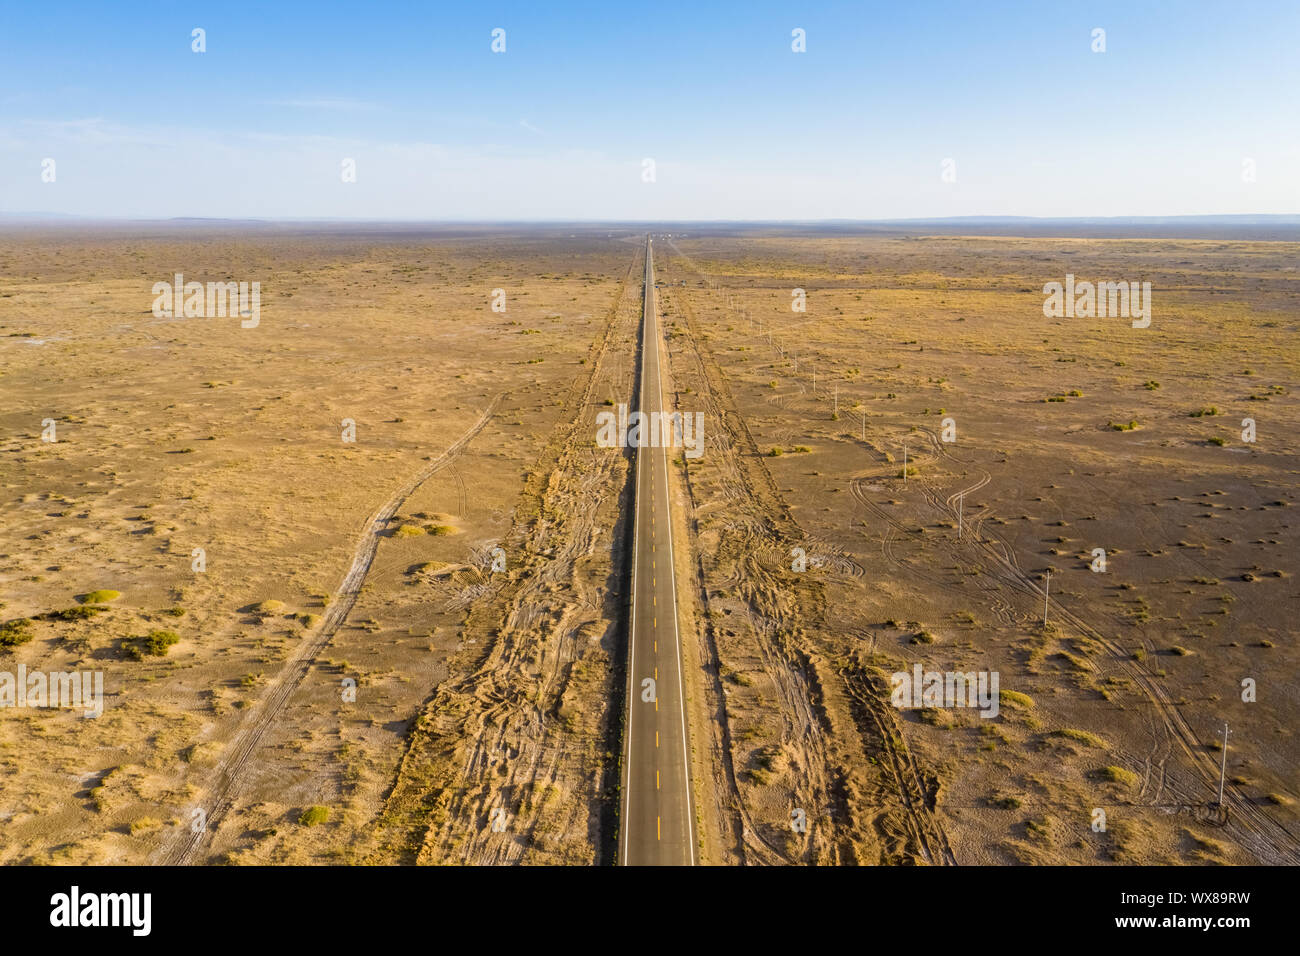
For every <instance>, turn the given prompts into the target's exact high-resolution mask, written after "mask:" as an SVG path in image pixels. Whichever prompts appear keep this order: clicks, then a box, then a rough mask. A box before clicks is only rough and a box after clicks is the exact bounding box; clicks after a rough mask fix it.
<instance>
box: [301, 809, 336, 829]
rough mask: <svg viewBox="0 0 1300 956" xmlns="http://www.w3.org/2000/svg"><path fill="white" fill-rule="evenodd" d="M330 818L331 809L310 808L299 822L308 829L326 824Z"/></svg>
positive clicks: (304, 812)
mask: <svg viewBox="0 0 1300 956" xmlns="http://www.w3.org/2000/svg"><path fill="white" fill-rule="evenodd" d="M329 818H330V811H329V807H308V808H307V809H306V810H304V811H303V812H302V815H301V816H300V817H298V822H299V823H301V824H302V825H303V826H306V827H314V826H315V825H316V824H318V823H324V822H325V821H326V820H328V819H329Z"/></svg>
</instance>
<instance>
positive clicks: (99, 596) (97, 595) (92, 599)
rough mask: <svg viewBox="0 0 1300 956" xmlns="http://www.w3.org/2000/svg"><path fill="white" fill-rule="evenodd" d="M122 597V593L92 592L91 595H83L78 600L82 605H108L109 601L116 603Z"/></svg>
mask: <svg viewBox="0 0 1300 956" xmlns="http://www.w3.org/2000/svg"><path fill="white" fill-rule="evenodd" d="M121 596H122V593H121V592H120V591H108V590H104V591H91V592H90V593H89V594H83V595H82V596H81V597H79V598H78V599H77V600H79V601H80V602H81V603H82V604H106V603H108V602H109V601H116V600H117V599H118V598H120V597H121Z"/></svg>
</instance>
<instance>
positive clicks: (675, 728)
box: [619, 236, 695, 866]
mask: <svg viewBox="0 0 1300 956" xmlns="http://www.w3.org/2000/svg"><path fill="white" fill-rule="evenodd" d="M659 352H660V336H659V322H658V314H657V312H656V308H655V282H654V254H653V250H652V248H651V240H650V237H648V236H647V237H646V247H645V301H644V306H643V317H642V327H641V386H640V410H641V411H642V412H644V413H646V416H647V418H646V420H645V422H644V424H643V433H648V427H649V421H650V419H649V415H650V413H653V412H661V411H665V409H664V405H663V387H662V385H661V383H660V381H659ZM668 451H669V449H667V448H664V447H662V445H660V444H655V445H650V446H646V447H640V448H637V449H636V502H635V504H634V505H633V507H634V508H635V509H636V510H635V518H634V519H633V520H634V522H635V528H634V530H633V540H634V544H633V558H632V623H631V629H630V632H629V645H630V646H629V650H628V696H627V720H626V723H625V725H624V733H625V749H624V753H623V813H622V820H621V821H620V827H619V862H621V863H622V864H623V865H625V866H689V865H693V864H694V863H695V819H694V813H693V809H692V806H691V778H690V767H689V765H688V756H687V755H688V754H689V753H690V748H689V746H688V744H687V735H686V705H685V691H684V684H683V681H682V651H681V639H680V637H679V636H678V633H677V588H676V585H675V583H674V580H673V531H672V519H671V516H670V514H669V510H668V509H669V503H668ZM647 681H649V683H647Z"/></svg>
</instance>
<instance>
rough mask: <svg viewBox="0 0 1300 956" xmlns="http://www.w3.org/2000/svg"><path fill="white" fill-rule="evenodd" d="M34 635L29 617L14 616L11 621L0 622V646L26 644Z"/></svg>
mask: <svg viewBox="0 0 1300 956" xmlns="http://www.w3.org/2000/svg"><path fill="white" fill-rule="evenodd" d="M34 636H35V635H33V634H32V622H31V619H30V618H26V617H19V618H14V619H13V620H12V621H5V622H4V623H3V624H0V647H17V646H18V645H19V644H26V643H27V642H28V641H30V640H31V639H32V638H33V637H34Z"/></svg>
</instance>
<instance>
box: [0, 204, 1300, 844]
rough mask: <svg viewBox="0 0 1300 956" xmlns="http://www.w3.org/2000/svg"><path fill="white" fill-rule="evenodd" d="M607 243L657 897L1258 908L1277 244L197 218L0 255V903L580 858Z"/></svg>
mask: <svg viewBox="0 0 1300 956" xmlns="http://www.w3.org/2000/svg"><path fill="white" fill-rule="evenodd" d="M647 231H653V232H656V234H658V235H660V236H661V238H659V239H657V240H656V242H655V268H656V271H657V277H658V279H659V281H660V283H661V289H660V291H659V298H658V305H659V309H660V311H661V318H660V326H661V328H662V329H663V331H664V336H665V343H664V347H665V352H664V355H665V358H666V362H665V365H664V373H665V374H666V375H667V376H668V377H669V379H670V380H669V381H666V382H665V383H664V384H665V400H666V401H667V402H668V404H670V405H675V406H676V407H677V408H678V409H679V410H681V411H689V412H696V411H699V412H703V414H704V434H705V448H704V453H703V455H702V456H701V457H699V458H698V459H695V458H688V457H686V456H684V455H679V456H677V457H676V458H675V459H674V460H673V463H672V471H671V475H670V479H671V482H672V487H673V492H674V501H675V504H676V505H677V506H678V507H677V509H676V511H675V513H674V520H675V521H676V527H677V528H678V531H679V534H678V535H677V536H676V541H677V547H676V553H675V554H674V556H673V557H674V560H675V561H676V565H677V570H678V575H677V581H678V587H679V591H680V600H681V624H682V636H683V656H684V664H685V674H686V685H687V686H686V699H687V701H688V704H689V718H690V728H691V748H690V749H691V757H692V768H691V769H692V777H693V783H694V796H695V800H694V806H695V808H696V816H697V822H698V836H699V841H700V847H699V858H700V859H701V861H703V862H709V863H719V864H739V863H751V864H753V863H758V864H762V863H772V864H780V863H822V864H833V863H857V864H883V863H904V864H912V863H920V864H925V863H931V864H943V863H956V864H970V863H1007V864H1012V863H1083V864H1093V863H1120V864H1122V863H1192V862H1221V863H1258V862H1272V863H1296V862H1300V814H1298V813H1297V800H1300V780H1298V779H1297V770H1296V768H1297V767H1300V742H1298V741H1297V739H1296V736H1295V730H1294V728H1295V724H1296V718H1297V714H1298V713H1300V692H1298V691H1297V689H1296V681H1295V675H1296V673H1297V668H1300V652H1298V650H1297V647H1296V643H1295V628H1294V626H1293V621H1294V619H1295V615H1296V611H1297V610H1300V608H1297V597H1298V596H1300V595H1298V594H1297V585H1296V573H1297V567H1296V558H1295V555H1296V553H1297V545H1300V540H1297V538H1298V536H1297V533H1296V528H1295V519H1294V514H1295V511H1294V509H1295V508H1296V507H1297V506H1298V503H1297V495H1296V482H1297V470H1298V469H1300V442H1298V441H1297V439H1296V436H1295V434H1294V423H1295V422H1296V421H1297V411H1298V409H1297V405H1296V398H1295V394H1294V392H1295V386H1296V383H1297V372H1298V371H1300V352H1298V351H1297V349H1296V331H1297V323H1298V322H1300V274H1298V273H1297V267H1296V265H1295V263H1296V262H1297V261H1300V243H1296V242H1291V241H1279V240H1273V241H1253V240H1247V239H1241V238H1215V239H1203V238H1193V237H1163V238H1137V237H1125V238H1107V237H1103V236H1096V235H1091V236H1088V237H1076V238H1056V237H1052V236H1050V235H1036V236H1034V237H1032V238H1019V237H1015V236H1005V235H1004V236H962V235H938V234H936V235H927V234H925V233H923V232H912V233H901V232H900V233H889V232H884V231H881V232H879V233H877V234H857V235H854V234H846V233H844V232H842V231H841V232H830V231H828V232H826V233H817V232H815V231H813V230H803V231H792V232H790V233H789V234H784V235H783V234H780V233H779V231H777V230H774V229H773V230H761V229H749V230H745V229H736V230H727V229H723V228H716V229H712V230H708V231H700V232H699V233H698V234H696V233H695V232H694V231H693V230H692V229H691V228H690V227H683V228H682V229H680V230H677V229H673V230H671V235H668V234H665V233H666V232H667V231H668V230H660V229H658V228H655V229H633V228H627V227H614V228H596V227H592V226H581V227H573V228H560V227H529V228H522V227H521V228H518V229H507V228H504V227H491V228H488V227H483V228H469V227H466V228H453V227H438V228H417V227H408V228H393V227H374V228H366V227H360V226H357V227H347V228H341V227H340V228H337V229H331V228H326V227H319V228H308V227H293V228H290V227H273V226H259V227H255V228H252V229H250V228H247V227H245V226H238V227H236V226H234V225H228V224H215V223H190V224H163V225H159V226H157V227H156V228H150V227H144V226H131V227H127V226H122V227H114V228H103V229H100V230H95V231H89V232H88V231H85V230H81V231H74V230H70V229H58V228H51V227H41V228H36V227H27V228H23V229H18V228H10V229H8V230H7V231H6V232H5V233H3V234H0V372H2V373H3V374H2V375H0V394H3V396H4V402H3V405H2V406H0V424H2V425H3V435H4V439H3V444H2V445H0V499H2V500H3V513H2V515H0V542H2V545H0V600H3V602H4V603H3V606H2V607H0V624H2V625H3V627H4V631H3V634H4V637H5V641H6V646H5V647H0V653H3V655H4V656H3V658H0V670H14V669H16V668H17V667H18V666H19V665H20V664H21V665H23V666H25V667H26V668H27V669H28V670H29V671H30V670H42V671H68V670H78V669H95V670H101V671H102V672H103V674H104V688H105V700H104V709H103V713H102V715H101V716H99V717H97V718H93V719H87V718H84V717H83V716H82V715H81V714H80V713H78V712H75V711H71V710H53V709H35V708H27V709H16V708H15V709H0V834H2V835H3V840H0V862H5V863H128V862H189V863H204V862H208V863H216V862H230V863H415V862H418V863H573V864H583V863H608V862H613V853H614V846H615V842H616V839H617V830H618V824H619V821H618V810H619V801H618V788H619V754H620V752H621V751H620V740H621V730H622V720H623V716H622V715H623V708H624V705H625V691H624V686H625V682H626V676H627V675H626V673H625V671H624V661H625V656H626V646H625V645H626V621H625V611H626V600H627V595H626V586H625V578H626V573H627V563H628V554H627V551H628V541H629V528H628V515H629V514H630V509H629V498H630V495H631V493H632V489H631V486H630V482H629V478H630V476H631V469H630V467H629V466H630V460H631V459H630V457H629V456H628V454H627V453H626V452H625V451H622V450H612V449H607V448H602V447H598V446H597V443H596V441H595V436H596V416H597V414H598V413H599V412H600V411H602V410H606V409H608V408H610V407H613V406H616V405H618V404H619V403H623V402H628V401H630V400H631V396H632V389H633V383H634V381H635V375H636V370H637V364H636V360H637V356H636V349H637V345H638V334H637V332H638V327H639V321H640V310H641V287H640V281H641V275H642V269H643V265H644V235H645V233H646V232H647ZM683 233H684V234H683ZM177 272H183V273H184V274H185V276H186V278H187V279H191V278H192V279H194V280H197V281H205V282H206V281H214V282H216V281H220V282H224V281H229V280H251V281H259V282H260V284H261V315H260V321H259V322H258V324H257V326H256V327H255V328H241V325H240V321H239V319H238V318H234V317H222V318H189V319H178V318H170V319H169V318H159V317H157V316H156V315H155V314H154V313H153V310H152V308H151V306H152V303H153V300H154V296H153V295H152V294H151V291H150V290H151V286H152V285H153V284H154V283H155V282H158V281H170V279H171V277H172V276H173V275H174V274H175V273H177ZM1067 274H1071V275H1074V276H1076V277H1077V278H1078V279H1079V280H1080V281H1083V280H1088V281H1093V282H1096V281H1112V280H1113V281H1130V280H1132V281H1139V282H1140V281H1148V282H1150V283H1151V287H1152V293H1151V322H1150V324H1149V326H1147V327H1145V328H1134V327H1133V326H1132V324H1131V323H1130V322H1129V320H1128V319H1127V318H1073V317H1072V318H1065V317H1059V318H1056V317H1045V316H1044V310H1043V302H1044V293H1043V286H1044V284H1045V283H1048V282H1062V281H1064V280H1065V277H1066V275H1067ZM795 290H802V294H803V299H802V303H803V305H804V310H803V311H794V310H792V302H794V301H796V300H797V299H798V295H797V294H796V292H795ZM494 305H496V306H497V308H496V309H494ZM1245 419H1250V420H1251V422H1252V423H1253V427H1254V429H1255V432H1254V435H1253V436H1252V437H1253V440H1249V441H1248V440H1245V439H1244V438H1243V430H1244V428H1245V426H1244V424H1243V420H1245ZM51 420H52V421H53V428H54V430H53V434H52V435H50V432H49V426H48V424H47V423H48V422H49V421H51ZM345 422H351V423H352V425H353V428H354V432H349V431H348V429H347V425H346V424H345ZM45 436H49V437H54V438H56V440H54V441H49V440H45ZM351 437H354V438H355V440H347V439H349V438H351ZM948 439H950V440H948ZM905 447H906V454H907V471H906V472H904V465H903V455H904V448H905ZM904 475H906V480H904ZM959 525H960V526H959ZM1097 549H1100V550H1101V551H1102V552H1103V554H1104V559H1105V565H1104V569H1101V568H1099V569H1097V570H1094V568H1098V565H1097V564H1096V554H1097ZM196 561H198V566H197V567H196ZM199 568H201V569H199ZM1048 574H1050V576H1051V577H1050V593H1046V594H1045V589H1046V588H1047V587H1048V586H1047V578H1046V575H1048ZM97 591H99V592H105V591H107V592H117V596H116V597H112V596H110V595H108V594H102V593H101V594H95V593H94V592H97ZM1045 610H1046V618H1047V621H1046V623H1044V620H1043V619H1044V612H1045ZM158 635H163V636H162V637H159V636H158ZM170 635H174V638H175V640H174V641H173V640H172V638H171V636H170ZM916 664H920V665H922V666H923V668H924V669H925V670H938V671H960V672H975V671H986V672H987V671H991V672H996V673H997V674H998V675H999V678H1000V688H1001V696H1000V708H999V713H998V715H997V716H996V717H994V718H991V719H989V718H983V717H981V716H980V715H979V714H978V713H977V712H975V711H972V710H969V709H963V708H946V707H926V708H921V709H915V710H899V709H897V708H896V707H894V706H892V704H891V694H890V676H891V675H892V674H894V673H896V672H900V671H907V672H910V671H911V670H912V668H913V666H914V665H916ZM1243 682H1245V683H1243ZM1247 685H1249V686H1250V688H1251V689H1252V691H1253V693H1246V694H1245V696H1246V697H1252V698H1253V699H1251V700H1249V701H1248V700H1245V699H1243V692H1244V690H1245V688H1246V686H1247ZM1225 721H1226V722H1227V723H1228V724H1229V725H1230V727H1231V736H1230V737H1229V749H1228V756H1227V762H1226V777H1227V786H1226V791H1225V797H1224V807H1225V808H1226V822H1225V821H1224V814H1223V813H1222V812H1221V810H1220V809H1214V808H1210V807H1208V806H1207V805H1208V804H1210V803H1211V802H1212V801H1215V800H1216V799H1217V789H1218V785H1219V770H1220V759H1221V751H1220V750H1219V749H1218V748H1219V746H1220V744H1219V742H1218V741H1219V740H1220V738H1221V733H1222V728H1223V724H1224V722H1225ZM795 808H797V809H799V810H802V811H803V812H804V814H805V815H806V819H807V826H806V828H805V829H804V830H803V831H802V832H800V831H799V830H797V829H795V828H792V827H791V825H790V815H791V812H792V809H795ZM1099 810H1100V811H1102V812H1103V814H1104V826H1101V827H1098V826H1097V823H1098V816H1097V812H1098V811H1099ZM196 819H197V821H198V823H197V825H196Z"/></svg>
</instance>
